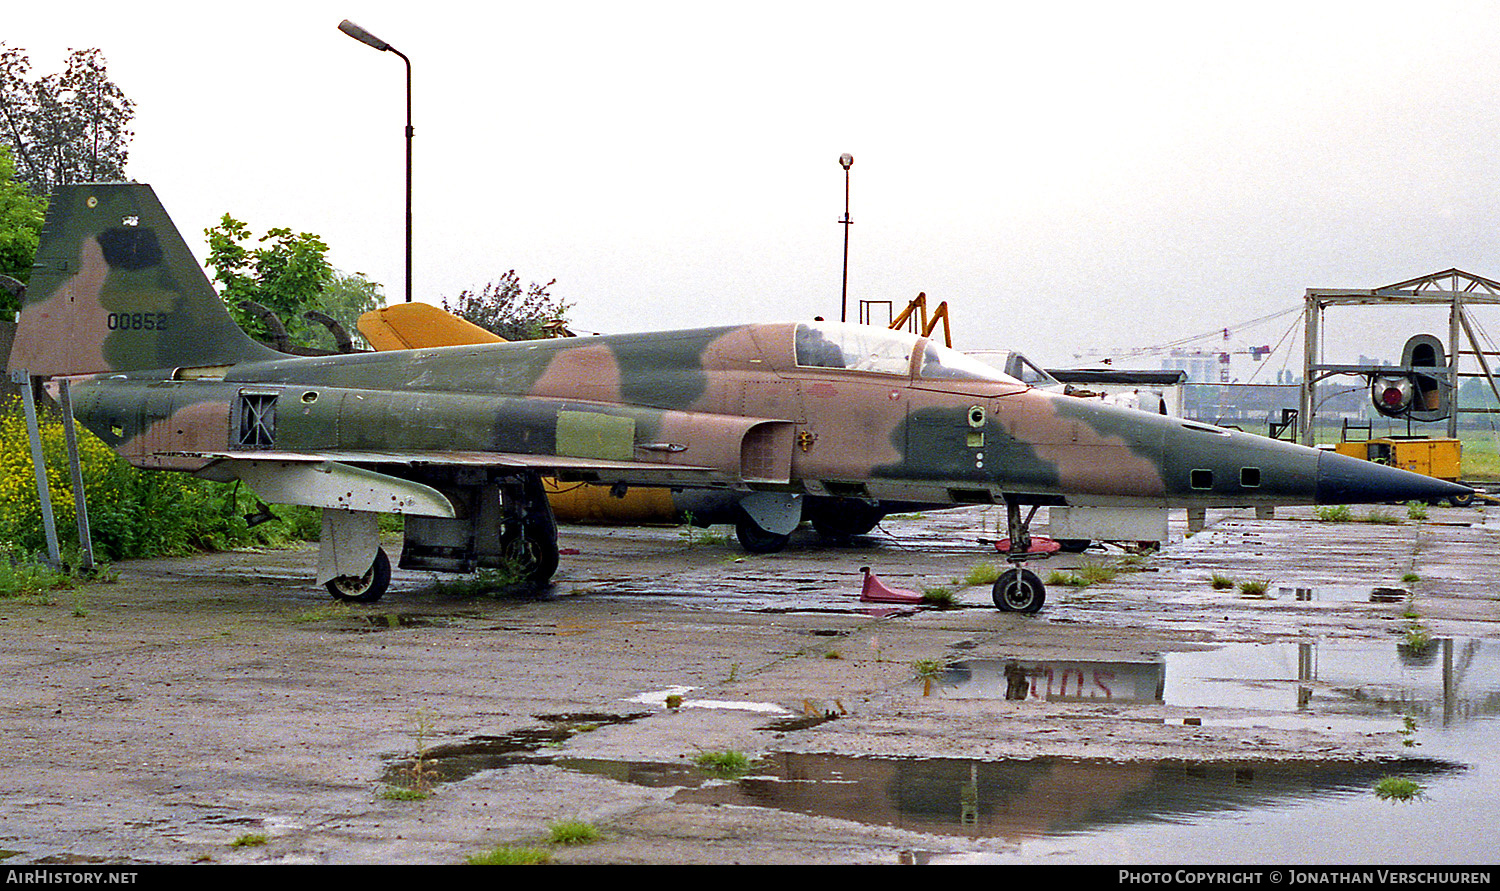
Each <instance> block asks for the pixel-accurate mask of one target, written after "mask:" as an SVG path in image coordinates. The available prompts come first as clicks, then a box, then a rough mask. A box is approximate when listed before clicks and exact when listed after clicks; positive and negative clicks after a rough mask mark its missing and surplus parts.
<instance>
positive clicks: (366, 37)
mask: <svg viewBox="0 0 1500 891" xmlns="http://www.w3.org/2000/svg"><path fill="white" fill-rule="evenodd" d="M339 30H340V31H343V32H344V33H345V34H348V35H349V36H350V37H353V38H354V39H355V40H358V41H359V42H360V43H363V44H364V45H365V46H372V47H374V48H375V49H378V50H380V51H381V52H385V51H386V50H388V49H390V48H391V45H390V44H389V43H386V42H385V41H384V40H381V39H380V38H379V37H376V36H375V35H374V34H371V33H370V32H369V31H366V30H365V29H364V28H361V27H360V26H358V25H356V24H354V23H353V22H351V21H349V20H348V19H344V20H343V21H342V22H339Z"/></svg>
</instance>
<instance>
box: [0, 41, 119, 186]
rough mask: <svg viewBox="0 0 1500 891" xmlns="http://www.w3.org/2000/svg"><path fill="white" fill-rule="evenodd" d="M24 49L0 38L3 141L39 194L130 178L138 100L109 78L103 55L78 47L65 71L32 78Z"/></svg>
mask: <svg viewBox="0 0 1500 891" xmlns="http://www.w3.org/2000/svg"><path fill="white" fill-rule="evenodd" d="M30 74H31V59H30V58H29V57H28V56H27V55H26V52H25V51H24V50H20V49H16V48H14V47H9V46H5V45H4V44H0V142H3V143H4V144H5V145H8V146H9V147H10V149H11V151H12V153H13V155H14V159H15V164H16V178H17V179H19V180H20V181H21V182H24V183H26V185H27V186H28V187H29V188H30V189H31V191H32V193H33V194H36V195H46V194H47V193H48V192H50V191H51V190H52V187H53V186H57V185H62V184H65V183H75V182H118V181H121V180H124V179H125V161H126V159H127V157H128V155H129V152H130V137H131V136H132V135H133V134H132V133H131V132H130V122H131V120H132V119H134V117H135V103H134V102H132V101H131V100H130V99H129V98H128V97H127V96H126V95H125V93H124V91H122V90H121V89H120V88H119V87H118V86H117V85H116V84H115V83H114V81H112V80H110V79H109V70H108V64H107V63H106V61H105V59H104V53H103V52H101V51H99V50H97V49H83V50H73V51H72V52H70V53H69V54H68V59H67V65H66V66H65V67H64V69H63V70H62V71H61V72H60V73H55V74H49V75H46V76H45V77H41V78H38V79H36V80H32V79H30Z"/></svg>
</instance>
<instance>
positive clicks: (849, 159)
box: [839, 152, 854, 322]
mask: <svg viewBox="0 0 1500 891" xmlns="http://www.w3.org/2000/svg"><path fill="white" fill-rule="evenodd" d="M839 166H840V167H843V168H844V218H843V219H842V220H839V223H840V224H841V225H842V226H843V227H844V284H843V289H842V293H841V295H840V298H839V321H840V322H847V321H849V227H850V226H852V225H854V221H853V220H851V219H849V168H850V167H852V166H854V156H853V155H851V154H849V153H848V152H844V153H843V154H842V155H839Z"/></svg>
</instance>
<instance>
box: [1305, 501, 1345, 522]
mask: <svg viewBox="0 0 1500 891" xmlns="http://www.w3.org/2000/svg"><path fill="white" fill-rule="evenodd" d="M1313 514H1314V515H1316V516H1317V518H1318V522H1320V523H1350V522H1353V521H1354V511H1352V510H1350V509H1349V505H1347V504H1330V505H1327V506H1324V507H1320V508H1316V509H1315V510H1314V511H1313Z"/></svg>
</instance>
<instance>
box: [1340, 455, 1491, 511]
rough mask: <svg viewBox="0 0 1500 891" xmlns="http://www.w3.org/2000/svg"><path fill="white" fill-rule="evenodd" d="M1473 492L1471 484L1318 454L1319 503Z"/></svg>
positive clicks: (1424, 498)
mask: <svg viewBox="0 0 1500 891" xmlns="http://www.w3.org/2000/svg"><path fill="white" fill-rule="evenodd" d="M1472 494H1474V490H1473V489H1470V488H1469V487H1468V486H1460V485H1459V484H1457V483H1450V482H1448V481H1447V480H1440V479H1435V478H1433V477H1430V476H1423V475H1421V474H1420V473H1412V472H1410V471H1407V470H1398V469H1397V468H1395V467H1387V466H1385V465H1384V464H1376V463H1374V462H1372V461H1362V460H1360V459H1359V458H1351V457H1349V456H1348V455H1340V454H1338V453H1337V452H1328V451H1324V452H1320V453H1319V455H1318V487H1317V494H1316V496H1315V497H1316V500H1317V503H1318V504H1379V503H1383V502H1390V501H1426V502H1433V501H1442V500H1445V499H1448V498H1453V497H1455V496H1456V497H1459V498H1462V497H1464V496H1466V495H1472Z"/></svg>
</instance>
